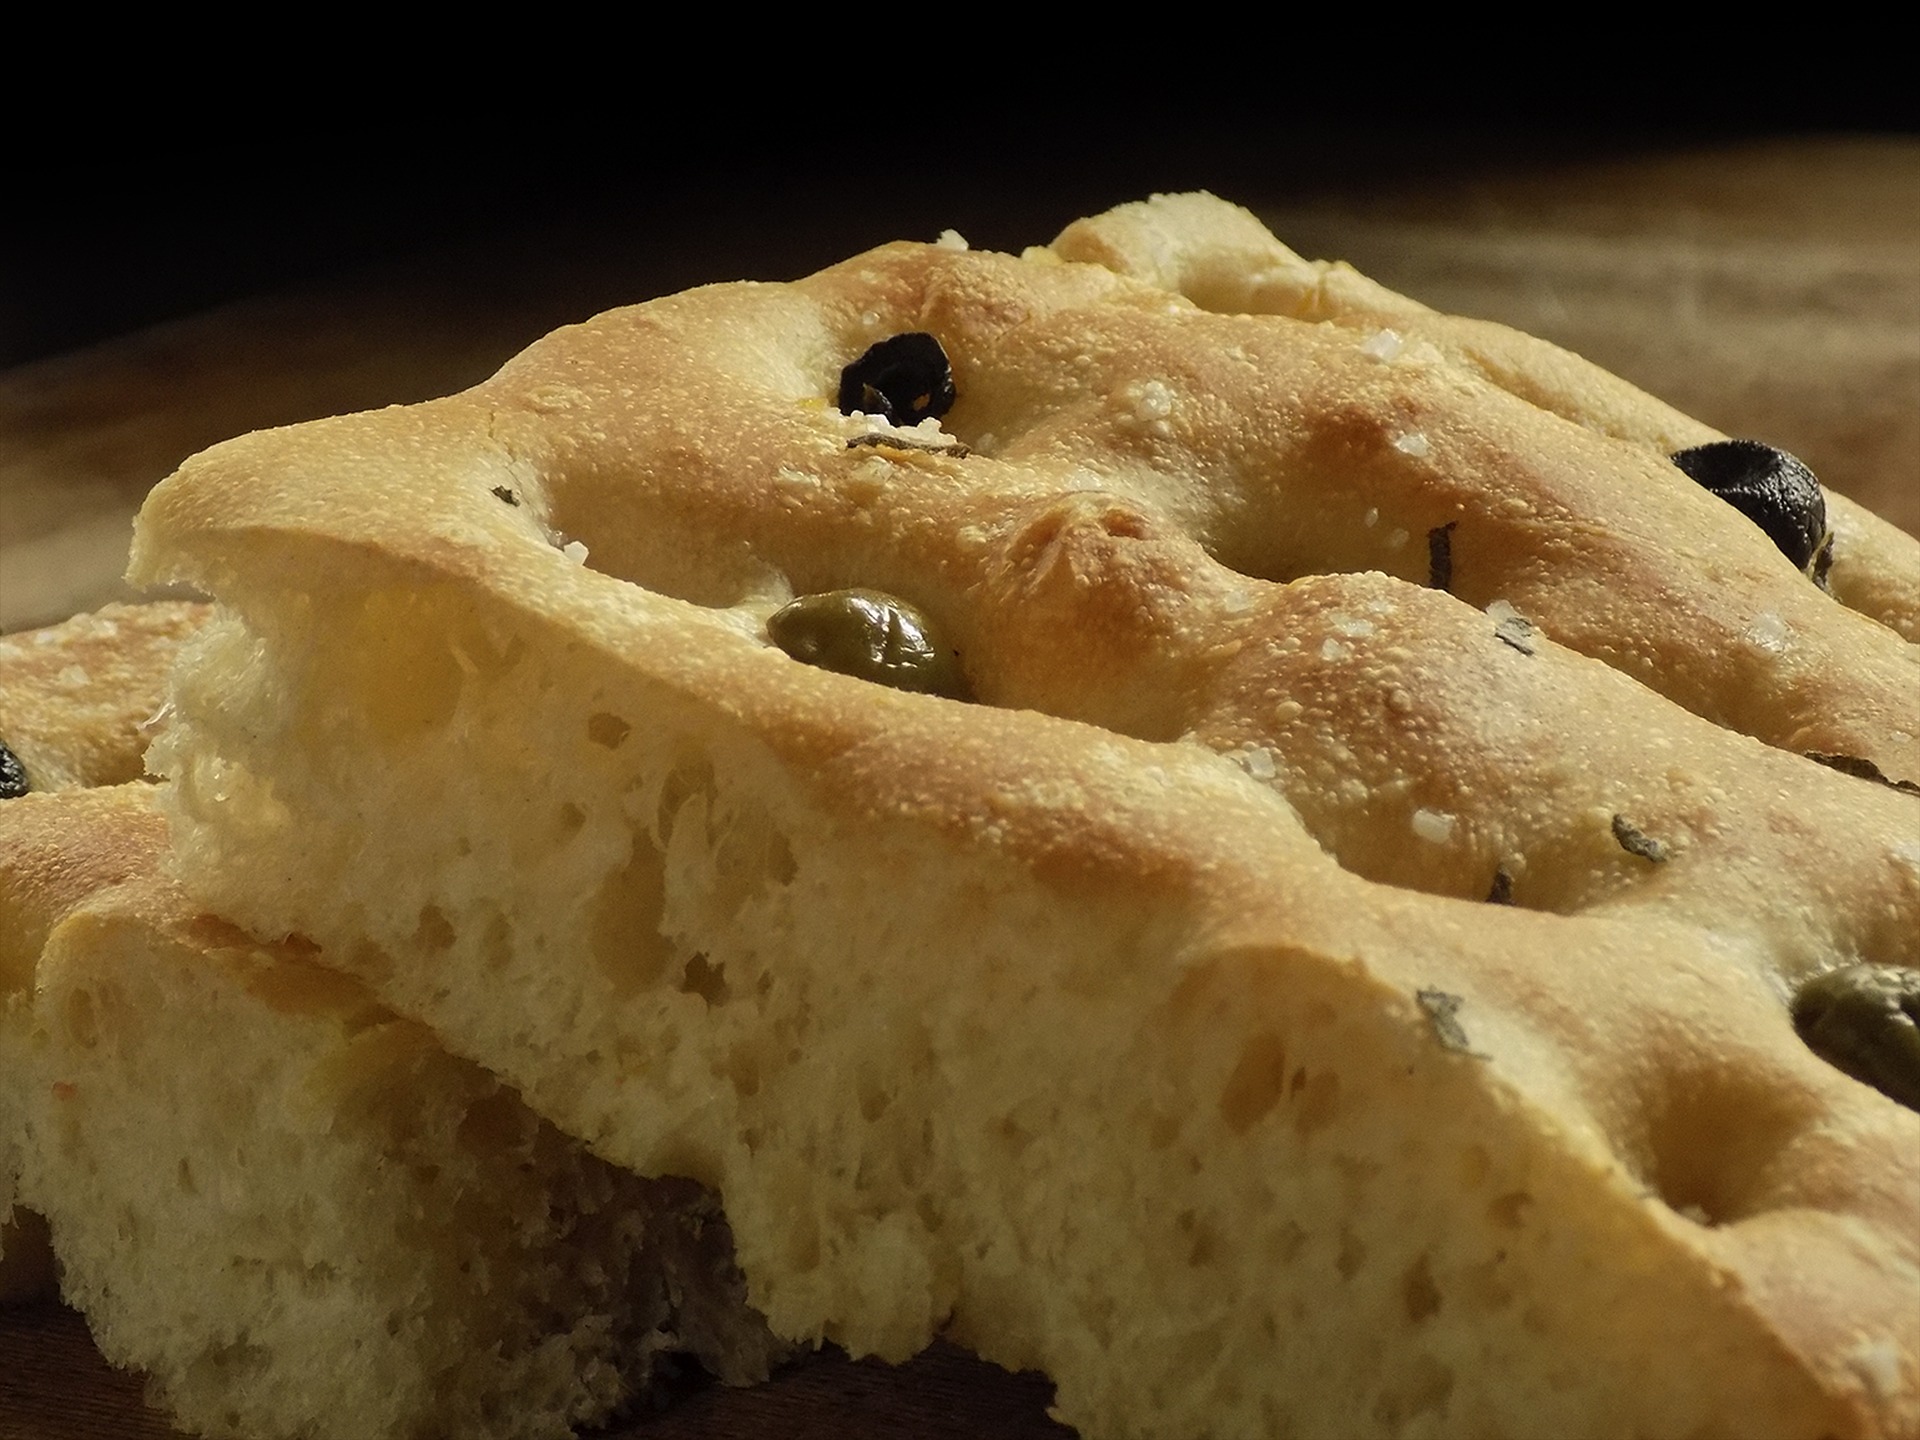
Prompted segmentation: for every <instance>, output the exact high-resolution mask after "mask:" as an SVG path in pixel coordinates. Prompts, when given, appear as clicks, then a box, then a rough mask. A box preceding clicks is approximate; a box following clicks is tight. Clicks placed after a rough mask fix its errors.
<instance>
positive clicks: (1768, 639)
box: [1747, 610, 1793, 655]
mask: <svg viewBox="0 0 1920 1440" xmlns="http://www.w3.org/2000/svg"><path fill="white" fill-rule="evenodd" d="M1792 638H1793V632H1792V631H1791V630H1789V629H1788V628H1787V622H1786V621H1785V620H1782V619H1781V618H1780V617H1779V616H1778V615H1776V614H1774V613H1773V611H1771V610H1762V611H1761V612H1760V613H1759V614H1758V615H1756V616H1754V617H1753V623H1752V624H1751V625H1749V626H1748V627H1747V643H1748V644H1750V645H1752V646H1753V647H1754V648H1755V649H1756V650H1765V651H1766V652H1767V653H1768V654H1769V655H1784V654H1785V653H1786V651H1787V643H1788V642H1789V641H1790V640H1792Z"/></svg>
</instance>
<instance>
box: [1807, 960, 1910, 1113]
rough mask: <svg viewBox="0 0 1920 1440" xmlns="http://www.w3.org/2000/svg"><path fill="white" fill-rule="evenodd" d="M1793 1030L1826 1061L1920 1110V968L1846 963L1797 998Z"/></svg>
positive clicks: (1811, 982)
mask: <svg viewBox="0 0 1920 1440" xmlns="http://www.w3.org/2000/svg"><path fill="white" fill-rule="evenodd" d="M1793 1028H1794V1029H1796V1030H1798V1031H1799V1032H1800V1038H1801V1039H1802V1040H1804V1041H1806V1042H1807V1048H1808V1049H1810V1050H1812V1051H1813V1053H1814V1054H1816V1055H1818V1056H1819V1057H1820V1058H1821V1059H1822V1060H1825V1061H1826V1062H1827V1063H1828V1064H1830V1065H1832V1066H1834V1067H1835V1068H1836V1069H1840V1070H1844V1071H1845V1072H1846V1073H1847V1074H1849V1075H1851V1076H1852V1077H1853V1078H1854V1079H1856V1080H1858V1081H1860V1082H1861V1083H1863V1084H1866V1085H1871V1086H1873V1088H1874V1089H1876V1090H1878V1091H1879V1092H1880V1093H1881V1094H1882V1095H1886V1096H1888V1097H1890V1098H1891V1099H1894V1100H1898V1101H1899V1102H1900V1103H1901V1104H1902V1105H1905V1106H1907V1107H1908V1108H1910V1109H1913V1110H1920V970H1913V969H1908V968H1906V967H1905V966H1900V965H1842V966H1841V967H1840V968H1839V969H1837V970H1829V971H1827V972H1826V973H1825V974H1824V975H1816V976H1814V977H1813V979H1811V980H1809V981H1807V983H1806V984H1804V985H1802V986H1801V987H1800V993H1799V994H1797V995H1795V996H1794V997H1793Z"/></svg>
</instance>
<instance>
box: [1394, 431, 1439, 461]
mask: <svg viewBox="0 0 1920 1440" xmlns="http://www.w3.org/2000/svg"><path fill="white" fill-rule="evenodd" d="M1393 448H1394V449H1396V450H1398V451H1399V452H1400V453H1401V454H1402V455H1411V456H1412V457H1413V458H1414V459H1416V460H1418V459H1420V458H1421V457H1422V456H1424V455H1426V454H1427V453H1428V452H1429V451H1431V450H1432V449H1433V447H1432V446H1431V445H1429V444H1428V443H1427V437H1426V436H1424V435H1422V434H1421V433H1420V432H1419V431H1418V430H1416V431H1414V432H1413V433H1412V434H1411V435H1396V436H1394V437H1393Z"/></svg>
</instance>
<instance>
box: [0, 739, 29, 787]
mask: <svg viewBox="0 0 1920 1440" xmlns="http://www.w3.org/2000/svg"><path fill="white" fill-rule="evenodd" d="M30 788H31V787H30V786H29V785H28V784H27V767H26V766H24V765H22V764H21V763H20V757H19V756H17V755H15V754H14V753H13V751H11V750H9V749H8V748H7V747H6V746H5V745H4V744H0V800H14V799H18V798H19V797H20V796H22V795H24V794H26V793H27V791H28V790H29V789H30Z"/></svg>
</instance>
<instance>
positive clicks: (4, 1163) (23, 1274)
mask: <svg viewBox="0 0 1920 1440" xmlns="http://www.w3.org/2000/svg"><path fill="white" fill-rule="evenodd" d="M210 611H211V607H210V606H207V605H198V604H193V603H190V602H183V601H165V602H160V603H156V604H152V605H109V606H106V607H105V608H104V609H102V610H100V611H98V612H95V613H93V614H89V615H79V616H75V617H74V618H73V619H71V620H69V621H66V622H65V623H63V624H60V625H49V626H46V627H44V628H41V629H38V630H30V631H26V632H23V633H21V634H17V635H7V636H0V803H5V801H6V800H7V799H11V798H14V797H15V796H16V795H18V794H21V793H25V792H27V791H29V790H36V791H42V792H47V791H55V790H72V789H77V788H83V787H86V786H94V785H115V784H119V783H122V782H124V781H129V780H135V779H138V778H139V777H140V775H141V771H142V765H141V757H142V756H143V755H144V754H145V752H146V748H147V741H148V738H149V736H148V735H147V733H146V730H145V727H146V724H147V722H148V721H150V720H152V719H153V718H154V717H155V715H157V714H158V712H159V710H160V707H161V704H162V702H163V700H164V698H165V689H166V673H167V669H168V667H169V666H170V665H171V664H172V663H173V656H174V652H175V651H176V650H177V649H178V647H179V643H180V641H181V640H182V639H184V638H185V637H186V636H187V635H189V634H191V633H192V632H193V631H194V630H195V629H196V628H198V627H199V626H200V625H201V624H202V623H203V622H204V621H205V620H206V618H207V616H208V614H209V613H210ZM84 843H86V844H87V845H88V846H89V847H91V853H90V854H89V855H88V857H87V859H86V861H85V862H84V863H76V864H73V865H63V866H59V867H56V868H55V869H53V870H51V871H48V872H42V873H36V874H33V875H31V876H29V875H26V874H24V873H19V872H17V871H16V872H14V873H12V874H10V875H9V877H8V881H7V884H8V886H9V887H10V888H14V889H20V888H30V889H31V890H32V891H33V892H34V899H33V900H32V902H31V903H24V902H23V903H18V904H15V905H14V906H13V907H12V908H11V911H10V913H9V914H8V915H7V916H5V917H4V920H5V923H4V924H0V995H6V994H12V993H14V992H15V991H16V990H18V989H20V988H22V987H24V986H25V985H27V984H28V983H29V981H30V977H31V976H32V974H33V967H34V964H35V963H36V960H37V958H38V956H39V953H40V948H41V946H42V945H43V944H44V943H45V941H46V928H47V925H48V924H50V923H51V921H50V918H49V917H51V916H54V915H57V914H61V913H64V912H65V910H66V909H67V908H69V907H70V906H71V905H72V904H73V903H75V902H76V901H77V900H78V899H80V898H82V896H83V895H84V894H85V893H86V891H87V890H88V889H89V888H91V887H93V886H96V885H99V884H103V883H113V882H117V881H118V880H121V879H124V878H126V876H127V874H128V873H130V872H129V870H128V869H127V866H128V865H130V864H138V863H141V858H140V857H142V856H143V855H145V854H146V853H147V852H145V851H143V850H141V849H140V848H139V847H138V846H134V847H133V848H132V849H129V848H128V847H127V846H125V845H122V844H121V843H120V841H119V838H118V837H116V836H114V835H113V834H112V833H111V832H102V833H97V834H89V835H88V836H86V837H85V842H84ZM29 917H33V918H31V919H30V918H29ZM0 1078H3V1077H0ZM11 1097H12V1092H11V1090H10V1089H9V1087H8V1086H6V1085H5V1084H4V1083H0V1302H6V1301H15V1300H23V1299H28V1298H32V1297H34V1296H37V1295H41V1294H44V1293H47V1292H49V1291H50V1290H51V1289H52V1287H53V1254H52V1251H51V1249H50V1248H49V1247H48V1244H47V1237H46V1227H45V1225H44V1224H43V1223H42V1222H41V1220H40V1218H39V1217H38V1216H35V1215H32V1214H30V1213H29V1212H26V1211H20V1212H18V1213H15V1212H14V1209H13V1186H14V1182H15V1180H16V1179H17V1178H18V1156H17V1155H16V1154H15V1152H14V1146H15V1141H16V1139H17V1136H18V1132H19V1122H18V1117H17V1116H16V1115H14V1113H13V1111H12V1109H11V1105H12V1098H11Z"/></svg>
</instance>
